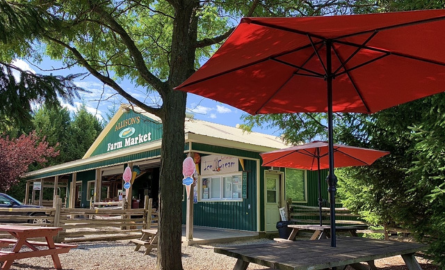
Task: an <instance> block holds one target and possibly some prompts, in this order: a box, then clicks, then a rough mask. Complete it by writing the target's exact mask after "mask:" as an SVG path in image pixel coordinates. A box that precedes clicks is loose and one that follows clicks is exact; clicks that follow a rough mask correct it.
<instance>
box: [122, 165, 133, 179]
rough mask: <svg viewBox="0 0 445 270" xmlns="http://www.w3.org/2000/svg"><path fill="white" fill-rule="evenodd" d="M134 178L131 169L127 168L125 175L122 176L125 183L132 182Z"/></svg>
mask: <svg viewBox="0 0 445 270" xmlns="http://www.w3.org/2000/svg"><path fill="white" fill-rule="evenodd" d="M132 176H133V174H132V173H131V169H130V167H127V168H125V171H124V174H123V175H122V179H124V181H125V182H130V181H131V177H132Z"/></svg>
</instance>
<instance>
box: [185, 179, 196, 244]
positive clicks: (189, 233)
mask: <svg viewBox="0 0 445 270" xmlns="http://www.w3.org/2000/svg"><path fill="white" fill-rule="evenodd" d="M194 187H195V184H194V183H193V184H192V185H190V196H189V197H188V198H186V202H187V213H186V219H185V239H186V241H187V242H188V241H193V189H194ZM186 193H187V192H186ZM186 196H187V194H186Z"/></svg>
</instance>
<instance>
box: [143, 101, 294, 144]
mask: <svg viewBox="0 0 445 270" xmlns="http://www.w3.org/2000/svg"><path fill="white" fill-rule="evenodd" d="M134 110H135V111H136V112H139V113H141V114H143V115H145V116H147V117H149V118H151V119H153V120H155V121H159V122H161V120H160V119H159V118H158V117H157V116H155V115H153V114H150V113H147V112H144V111H142V110H141V109H139V108H134ZM185 133H186V134H187V133H188V134H199V135H203V136H208V137H212V138H218V139H223V140H227V141H233V142H239V143H245V144H250V145H257V146H264V147H268V148H275V149H282V148H286V147H289V145H287V144H286V143H284V142H283V140H282V138H280V137H277V136H274V135H268V134H264V133H259V132H247V131H244V130H242V129H240V128H237V127H231V126H226V125H221V124H216V123H212V122H208V121H204V120H198V119H194V118H186V119H185Z"/></svg>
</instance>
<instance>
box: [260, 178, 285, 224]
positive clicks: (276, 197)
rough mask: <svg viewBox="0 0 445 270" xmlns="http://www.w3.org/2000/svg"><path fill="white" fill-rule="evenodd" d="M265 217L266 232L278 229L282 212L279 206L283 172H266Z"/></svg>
mask: <svg viewBox="0 0 445 270" xmlns="http://www.w3.org/2000/svg"><path fill="white" fill-rule="evenodd" d="M264 186H265V194H264V196H265V198H264V201H265V204H266V207H265V211H266V212H265V219H266V222H265V224H266V227H265V230H266V232H270V231H276V230H277V228H276V225H277V222H278V221H280V213H279V210H278V208H280V206H281V203H280V202H281V196H280V194H281V189H282V186H283V185H282V184H281V174H278V173H266V175H265V185H264Z"/></svg>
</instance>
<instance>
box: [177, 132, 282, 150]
mask: <svg viewBox="0 0 445 270" xmlns="http://www.w3.org/2000/svg"><path fill="white" fill-rule="evenodd" d="M185 141H186V142H196V143H202V144H208V145H214V146H222V147H227V148H233V149H238V150H246V151H253V152H269V151H273V150H277V149H279V148H276V147H269V146H263V145H255V144H248V143H243V142H237V141H231V140H226V139H220V138H215V137H211V136H206V135H200V134H194V133H186V134H185ZM283 147H284V146H283Z"/></svg>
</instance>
